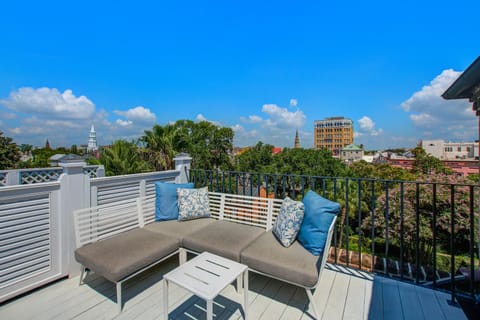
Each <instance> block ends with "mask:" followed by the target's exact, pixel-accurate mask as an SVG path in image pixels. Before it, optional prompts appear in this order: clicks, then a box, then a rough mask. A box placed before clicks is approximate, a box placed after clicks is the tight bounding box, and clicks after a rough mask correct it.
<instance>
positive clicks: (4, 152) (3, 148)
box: [0, 131, 20, 170]
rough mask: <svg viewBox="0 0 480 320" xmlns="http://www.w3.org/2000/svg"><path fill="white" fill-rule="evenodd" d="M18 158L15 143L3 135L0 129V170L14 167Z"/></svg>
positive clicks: (18, 154)
mask: <svg viewBox="0 0 480 320" xmlns="http://www.w3.org/2000/svg"><path fill="white" fill-rule="evenodd" d="M19 160H20V153H19V149H18V147H17V144H16V143H15V142H13V139H12V138H10V137H4V136H3V132H2V131H0V170H6V169H14V168H15V166H16V164H17V162H18V161H19Z"/></svg>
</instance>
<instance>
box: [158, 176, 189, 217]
mask: <svg viewBox="0 0 480 320" xmlns="http://www.w3.org/2000/svg"><path fill="white" fill-rule="evenodd" d="M178 188H187V189H193V183H182V184H175V183H165V182H155V194H156V197H155V221H165V220H176V219H178V196H177V189H178Z"/></svg>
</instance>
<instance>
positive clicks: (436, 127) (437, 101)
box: [401, 69, 477, 140]
mask: <svg viewBox="0 0 480 320" xmlns="http://www.w3.org/2000/svg"><path fill="white" fill-rule="evenodd" d="M460 75H461V72H457V71H454V70H452V69H447V70H443V71H442V72H441V73H440V74H439V75H438V76H436V77H435V78H434V79H433V80H432V81H431V82H430V84H428V85H425V86H424V87H423V88H422V89H421V90H419V91H417V92H415V93H414V94H413V95H412V96H411V97H410V98H409V99H407V100H406V101H404V102H403V103H402V104H401V108H402V109H403V110H405V111H406V112H408V113H409V118H410V120H411V121H412V124H413V126H414V127H415V128H416V129H417V130H418V134H420V135H422V134H426V133H428V135H430V136H431V137H432V138H437V139H445V140H452V139H455V140H473V139H475V138H476V134H477V120H476V117H475V113H474V112H473V111H472V108H471V104H470V103H469V102H468V100H466V99H464V100H445V99H443V98H442V97H441V95H442V94H443V93H444V92H445V90H446V89H447V88H448V87H449V86H450V85H451V84H452V83H453V82H454V81H455V80H456V79H457V78H458V77H459V76H460ZM418 138H419V139H421V138H422V137H421V136H420V137H418Z"/></svg>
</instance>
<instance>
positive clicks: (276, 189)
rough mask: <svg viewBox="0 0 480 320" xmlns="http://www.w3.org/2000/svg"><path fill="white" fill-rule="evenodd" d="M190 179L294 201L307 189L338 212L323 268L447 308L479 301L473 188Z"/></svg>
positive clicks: (303, 179)
mask: <svg viewBox="0 0 480 320" xmlns="http://www.w3.org/2000/svg"><path fill="white" fill-rule="evenodd" d="M189 180H190V181H192V182H194V183H195V185H196V186H208V188H209V190H210V191H217V192H224V193H233V194H243V195H251V196H261V197H276V198H285V197H286V196H288V197H290V198H292V199H297V200H301V199H302V198H303V196H304V194H305V193H306V192H307V191H308V190H313V191H315V192H317V193H318V194H320V195H322V196H323V197H325V198H328V199H330V200H332V201H337V202H339V203H340V204H341V208H342V210H341V212H340V217H339V219H338V220H337V225H336V231H335V233H334V238H333V245H332V247H331V248H330V256H329V261H331V262H333V263H335V264H343V265H346V266H348V267H353V268H358V269H361V270H367V271H374V272H378V273H383V274H386V275H388V276H391V277H395V278H398V279H400V280H405V281H411V282H414V283H417V284H422V285H430V286H432V287H433V288H437V289H444V290H448V291H450V292H451V298H452V301H454V300H455V296H456V295H462V296H465V297H469V298H475V297H477V296H478V293H479V292H478V289H479V288H478V285H479V282H478V281H479V280H480V279H475V277H474V276H470V275H475V270H478V268H479V260H478V250H479V248H478V246H477V244H478V241H479V237H478V235H479V231H478V228H477V227H475V226H478V205H479V202H478V198H479V186H478V185H473V184H458V183H452V182H449V181H445V182H437V181H436V182H434V181H400V180H382V179H369V178H351V177H322V176H303V175H285V174H266V173H248V172H234V171H227V172H221V171H214V170H213V171H211V170H194V169H192V170H190V172H189ZM445 180H447V179H445ZM477 272H479V273H480V271H477Z"/></svg>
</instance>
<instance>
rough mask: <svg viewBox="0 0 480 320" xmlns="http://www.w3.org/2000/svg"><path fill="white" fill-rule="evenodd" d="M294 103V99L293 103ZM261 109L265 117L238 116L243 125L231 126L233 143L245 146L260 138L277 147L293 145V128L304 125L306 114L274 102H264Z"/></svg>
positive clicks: (305, 144) (299, 127)
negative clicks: (233, 135)
mask: <svg viewBox="0 0 480 320" xmlns="http://www.w3.org/2000/svg"><path fill="white" fill-rule="evenodd" d="M292 100H295V99H292ZM295 103H296V100H295V101H294V102H293V104H295ZM291 104H292V101H291ZM295 105H296V104H295ZM261 111H262V112H263V113H264V115H265V117H260V116H257V115H250V116H248V117H240V121H241V122H242V123H243V124H245V126H241V125H239V124H237V125H235V126H233V127H232V129H233V130H234V131H235V142H234V143H235V144H236V145H239V146H247V145H254V144H256V143H257V142H258V141H260V140H261V141H263V142H264V143H270V144H272V145H275V146H278V147H293V142H294V139H295V130H297V129H301V128H302V127H303V126H304V125H305V121H306V116H305V114H304V113H303V111H301V110H300V109H297V110H295V111H290V110H288V109H287V108H282V107H280V106H278V105H276V104H264V105H263V106H262V110H261ZM300 134H301V136H302V137H307V136H308V135H304V134H303V132H300ZM302 137H301V140H302ZM309 140H311V139H309ZM301 143H302V145H304V146H307V145H309V143H308V142H307V143H305V142H304V141H301Z"/></svg>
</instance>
